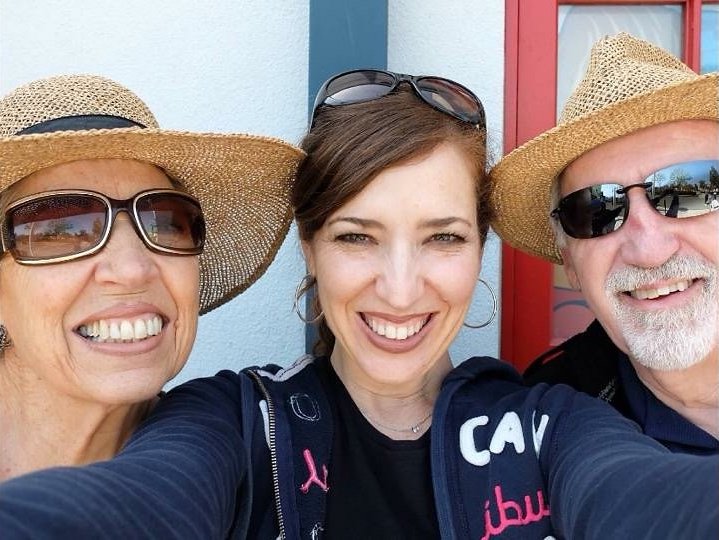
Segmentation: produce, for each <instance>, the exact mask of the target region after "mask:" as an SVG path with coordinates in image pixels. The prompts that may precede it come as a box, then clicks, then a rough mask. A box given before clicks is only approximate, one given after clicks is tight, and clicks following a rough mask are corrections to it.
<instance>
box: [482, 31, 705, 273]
mask: <svg viewBox="0 0 719 540" xmlns="http://www.w3.org/2000/svg"><path fill="white" fill-rule="evenodd" d="M718 107H719V73H709V74H707V75H697V74H696V73H694V72H693V71H692V70H691V69H689V67H687V66H686V65H684V64H683V63H682V62H680V61H679V60H678V59H677V58H675V57H674V56H672V55H671V54H669V53H667V52H666V51H664V50H662V49H660V48H659V47H657V46H655V45H653V44H651V43H648V42H646V41H642V40H640V39H636V38H634V37H632V36H630V35H629V34H625V33H621V34H617V35H615V36H610V37H606V38H604V39H602V40H600V41H598V42H597V43H596V44H595V45H594V47H593V48H592V52H591V56H590V58H589V67H588V68H587V72H586V73H585V75H584V78H583V79H582V81H581V82H580V83H579V86H578V87H577V89H576V90H575V91H574V93H573V94H572V95H571V96H570V97H569V100H568V101H567V104H566V106H565V107H564V110H563V111H562V114H561V116H560V118H559V122H558V124H557V127H555V128H552V129H550V130H549V131H546V132H545V133H542V134H541V135H539V136H538V137H535V138H534V139H532V140H531V141H529V142H527V143H525V144H523V145H522V146H520V147H519V148H517V149H515V150H514V151H512V152H511V153H510V154H508V155H507V156H505V157H504V158H503V159H502V160H501V161H500V162H499V163H498V164H497V165H496V166H495V167H494V169H493V170H492V172H491V173H490V177H491V180H492V183H493V185H492V205H493V206H494V212H495V217H494V221H493V223H492V227H493V228H494V229H495V230H496V231H497V233H498V234H499V235H500V236H501V237H502V239H503V240H504V241H506V242H507V243H509V244H510V245H512V246H513V247H516V248H518V249H521V250H522V251H526V252H527V253H531V254H532V255H537V256H539V257H542V258H544V259H548V260H550V261H552V262H555V263H560V264H561V262H562V258H561V255H560V253H559V250H558V249H557V246H556V244H555V242H554V235H553V233H552V229H551V227H550V224H549V219H550V218H549V212H550V211H551V208H550V205H551V187H552V183H553V182H554V181H555V179H556V178H557V176H558V175H559V174H560V173H561V172H562V171H563V170H564V169H565V168H566V167H567V165H569V164H570V163H571V162H572V161H574V160H575V159H576V158H578V157H579V156H581V155H582V154H584V153H585V152H587V151H588V150H591V149H592V148H595V147H596V146H599V145H600V144H603V143H605V142H607V141H609V140H611V139H615V138H617V137H621V136H622V135H627V134H629V133H632V132H634V131H637V130H639V129H642V128H646V127H649V126H653V125H655V124H661V123H664V122H672V121H676V120H690V119H709V120H718V119H719V111H718Z"/></svg>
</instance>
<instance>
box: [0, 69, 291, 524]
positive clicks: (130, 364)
mask: <svg viewBox="0 0 719 540" xmlns="http://www.w3.org/2000/svg"><path fill="white" fill-rule="evenodd" d="M302 158H303V152H302V151H300V150H299V149H297V148H295V147H294V146H292V145H290V144H287V143H285V142H283V141H280V140H278V139H274V138H269V137H261V136H254V135H247V134H213V133H190V132H181V131H167V130H162V129H160V127H159V126H158V123H157V121H156V120H155V118H154V116H153V114H152V113H151V112H150V110H149V109H148V107H147V106H146V105H145V103H143V101H142V100H141V99H140V98H138V97H137V96H136V95H135V94H133V93H132V92H131V91H130V90H128V89H127V88H125V87H123V86H122V85H120V84H118V83H116V82H113V81H111V80H109V79H107V78H104V77H99V76H94V75H64V76H57V77H51V78H47V79H42V80H38V81H35V82H32V83H30V84H27V85H25V86H22V87H20V88H17V89H16V90H14V91H13V92H11V93H10V94H8V95H7V96H5V97H4V98H2V99H1V100H0V215H1V216H2V236H1V238H2V243H1V246H2V249H1V252H0V350H1V352H0V396H2V398H1V399H0V480H5V479H7V478H10V477H14V476H17V475H20V474H22V473H26V472H29V471H32V470H35V469H39V468H44V467H49V466H53V465H77V464H84V463H89V462H93V461H97V460H100V459H105V458H109V457H112V456H113V455H114V454H115V453H116V452H117V451H118V450H119V449H120V447H121V446H122V444H123V443H124V442H125V440H126V439H127V437H128V436H129V435H130V433H132V431H133V430H134V429H135V427H136V426H137V425H138V424H139V422H140V421H141V420H142V419H143V418H144V417H145V416H146V414H147V413H148V411H149V410H150V409H151V408H152V407H153V406H154V405H155V403H156V401H157V397H156V396H157V394H158V392H160V390H161V388H162V387H163V385H164V384H165V383H166V382H167V381H168V380H169V379H171V378H172V377H173V376H175V375H176V374H177V372H178V371H179V370H180V369H181V368H182V367H183V365H184V364H185V362H186V361H187V358H188V356H189V353H190V349H191V347H192V344H193V342H194V338H195V333H196V329H197V318H198V314H202V313H206V312H208V311H210V310H212V309H214V308H216V307H218V306H220V305H222V304H224V303H225V302H227V301H229V300H231V299H232V298H234V297H235V296H237V295H238V294H240V293H241V292H242V291H243V290H244V289H246V288H247V287H249V286H250V285H251V284H252V283H253V282H254V281H255V280H257V279H258V278H259V277H260V276H261V275H262V274H263V272H264V271H265V270H266V268H267V267H268V265H269V264H270V263H271V262H272V260H273V258H274V256H275V254H276V253H277V250H278V249H279V247H280V245H281V243H282V241H283V239H284V238H285V235H286V233H287V230H288V227H289V224H290V215H291V210H290V204H289V198H288V193H289V190H290V188H291V185H292V181H293V179H294V175H295V172H296V168H297V166H298V164H299V163H300V161H301V159H302ZM0 536H2V533H0Z"/></svg>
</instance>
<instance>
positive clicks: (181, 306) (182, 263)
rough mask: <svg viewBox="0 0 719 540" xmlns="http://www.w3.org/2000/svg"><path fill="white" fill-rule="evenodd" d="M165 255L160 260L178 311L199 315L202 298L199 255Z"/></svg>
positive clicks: (166, 283)
mask: <svg viewBox="0 0 719 540" xmlns="http://www.w3.org/2000/svg"><path fill="white" fill-rule="evenodd" d="M160 257H164V258H163V259H161V260H160V262H161V264H160V267H161V268H162V276H163V281H164V282H165V286H166V287H167V289H168V290H169V291H170V294H171V295H172V298H173V300H174V302H175V305H176V306H177V310H178V313H182V314H184V313H190V314H192V315H197V313H198V312H199V301H200V300H199V299H200V263H199V260H198V258H197V257H170V256H162V255H161V256H160Z"/></svg>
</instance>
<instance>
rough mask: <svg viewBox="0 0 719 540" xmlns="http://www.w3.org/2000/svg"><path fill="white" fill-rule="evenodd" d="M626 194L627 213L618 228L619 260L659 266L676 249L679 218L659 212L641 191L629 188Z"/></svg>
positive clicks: (677, 245) (642, 266)
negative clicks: (620, 238)
mask: <svg viewBox="0 0 719 540" xmlns="http://www.w3.org/2000/svg"><path fill="white" fill-rule="evenodd" d="M627 196H628V197H629V205H630V207H629V215H628V216H627V218H626V222H625V223H624V225H623V226H622V228H621V230H620V231H618V232H620V233H621V234H622V236H623V243H622V246H621V250H620V252H621V255H622V259H623V261H624V262H625V263H627V264H631V265H633V266H637V267H640V268H653V267H656V266H660V265H661V264H662V263H664V262H666V261H667V260H668V259H669V258H670V257H671V256H672V255H674V254H675V253H676V252H677V251H678V250H679V248H680V239H679V234H678V233H679V227H681V222H680V219H678V218H669V217H665V216H662V215H661V214H659V212H657V211H656V210H655V209H654V208H653V207H652V205H651V204H650V202H649V200H648V199H647V196H646V194H645V192H644V191H643V190H639V189H634V190H630V191H628V192H627Z"/></svg>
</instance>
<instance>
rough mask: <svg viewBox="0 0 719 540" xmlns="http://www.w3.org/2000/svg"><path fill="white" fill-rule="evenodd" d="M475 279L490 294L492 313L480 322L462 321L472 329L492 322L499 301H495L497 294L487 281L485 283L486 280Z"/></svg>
mask: <svg viewBox="0 0 719 540" xmlns="http://www.w3.org/2000/svg"><path fill="white" fill-rule="evenodd" d="M477 281H479V282H480V283H481V284H482V285H484V286H485V287H487V290H488V291H489V294H491V295H492V314H491V315H490V316H489V319H487V320H486V321H485V322H483V323H482V324H468V323H467V322H465V323H464V326H466V327H467V328H473V329H477V328H484V327H485V326H489V325H490V324H492V321H493V320H494V318H495V317H496V316H497V310H498V309H499V302H498V301H497V295H496V294H495V292H494V289H493V288H492V286H491V285H490V284H489V283H487V282H486V281H484V280H483V279H482V278H479V279H477Z"/></svg>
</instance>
